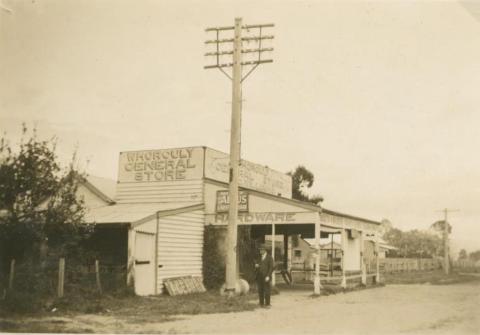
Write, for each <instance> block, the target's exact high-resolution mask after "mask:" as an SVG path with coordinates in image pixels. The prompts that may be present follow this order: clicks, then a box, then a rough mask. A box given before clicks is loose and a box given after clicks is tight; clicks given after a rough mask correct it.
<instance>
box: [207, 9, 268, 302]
mask: <svg viewBox="0 0 480 335" xmlns="http://www.w3.org/2000/svg"><path fill="white" fill-rule="evenodd" d="M273 26H274V25H273V24H258V25H242V19H241V18H235V25H234V26H229V27H216V28H207V29H206V30H205V31H206V32H207V33H215V39H213V40H208V41H205V44H207V45H213V46H215V51H213V52H207V53H206V54H205V56H212V57H215V59H216V62H215V64H213V65H206V66H204V68H205V69H219V70H220V71H221V72H222V73H223V74H224V75H226V76H227V77H228V78H229V79H230V80H231V81H232V121H231V128H230V169H229V172H230V173H229V175H230V177H229V188H228V195H229V202H230V204H229V209H228V227H227V255H226V276H225V277H226V283H225V290H226V292H227V293H228V294H229V295H233V294H234V292H235V284H236V281H237V264H236V263H237V220H238V176H239V166H240V162H241V160H240V146H241V112H242V82H243V81H244V80H245V79H246V78H247V77H248V76H249V75H250V74H251V73H252V72H253V70H255V69H256V68H257V67H258V66H259V65H260V64H264V63H271V62H273V60H272V59H264V58H262V56H263V54H264V53H265V52H270V51H273V48H265V47H263V46H262V44H263V42H265V41H266V40H271V39H273V36H272V35H262V33H263V31H264V29H266V28H271V27H273ZM244 30H246V32H247V33H250V31H254V32H255V34H254V35H253V36H252V35H248V36H245V37H242V32H243V31H244ZM232 31H233V33H234V36H233V38H221V37H222V36H220V35H221V34H222V33H225V32H226V33H231V32H232ZM243 42H247V43H254V44H255V47H254V48H251V49H244V48H243ZM230 43H232V44H233V50H231V49H228V50H225V49H224V48H223V47H222V48H221V46H224V45H227V46H228V45H229V44H230ZM244 54H245V55H247V54H249V55H253V56H254V57H255V58H254V59H251V60H247V61H243V60H242V58H243V55H244ZM224 57H232V60H231V62H227V63H223V59H224ZM243 66H250V68H249V70H248V72H247V73H246V75H243ZM230 67H231V68H232V72H231V75H229V74H228V72H227V71H225V70H224V68H230Z"/></svg>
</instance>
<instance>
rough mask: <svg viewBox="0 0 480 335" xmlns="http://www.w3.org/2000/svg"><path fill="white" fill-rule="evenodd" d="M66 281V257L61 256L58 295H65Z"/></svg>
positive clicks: (60, 296)
mask: <svg viewBox="0 0 480 335" xmlns="http://www.w3.org/2000/svg"><path fill="white" fill-rule="evenodd" d="M64 283H65V258H63V257H62V258H60V261H59V262H58V288H57V296H58V297H59V298H62V297H63V285H64Z"/></svg>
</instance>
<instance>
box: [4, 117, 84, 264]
mask: <svg viewBox="0 0 480 335" xmlns="http://www.w3.org/2000/svg"><path fill="white" fill-rule="evenodd" d="M55 149H56V141H55V139H51V140H48V141H45V140H39V139H38V138H37V135H36V131H35V129H34V130H33V132H32V133H30V132H29V131H28V129H27V128H26V126H25V125H23V131H22V140H21V142H20V145H19V146H18V148H17V149H16V150H15V149H14V147H12V146H11V145H10V143H9V142H8V141H7V139H6V138H5V137H2V138H1V139H0V211H1V215H0V256H1V257H0V259H1V260H3V264H4V265H5V263H6V261H8V260H9V259H11V258H16V259H17V260H22V259H23V260H35V259H36V258H37V257H39V255H40V254H39V249H40V247H41V246H44V245H45V244H46V243H47V244H48V248H49V249H50V250H55V252H56V253H57V254H59V255H70V256H73V255H78V254H79V253H78V250H77V247H78V246H79V244H80V243H81V242H82V241H83V240H85V239H86V238H87V237H88V235H89V233H90V232H91V231H92V226H90V225H86V224H85V223H84V222H83V216H84V205H83V201H82V200H81V199H78V198H77V197H76V191H77V188H78V182H79V178H78V176H79V173H78V172H77V171H75V169H74V162H75V155H73V158H72V162H71V163H70V164H69V166H68V167H67V168H62V167H61V166H60V164H59V163H58V158H57V156H56V153H55Z"/></svg>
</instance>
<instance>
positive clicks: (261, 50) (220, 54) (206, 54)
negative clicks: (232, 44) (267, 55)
mask: <svg viewBox="0 0 480 335" xmlns="http://www.w3.org/2000/svg"><path fill="white" fill-rule="evenodd" d="M271 51H273V48H262V49H243V50H242V53H243V54H246V53H254V52H271ZM222 55H233V51H220V52H207V53H205V56H222Z"/></svg>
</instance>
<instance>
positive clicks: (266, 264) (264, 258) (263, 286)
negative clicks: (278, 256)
mask: <svg viewBox="0 0 480 335" xmlns="http://www.w3.org/2000/svg"><path fill="white" fill-rule="evenodd" d="M255 269H256V271H257V273H256V277H257V290H258V298H259V300H260V306H261V307H264V306H265V307H267V308H269V307H270V289H271V285H272V284H271V283H272V273H273V258H272V256H270V255H269V254H267V249H266V248H265V246H263V245H262V246H260V261H259V262H258V263H255Z"/></svg>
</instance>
